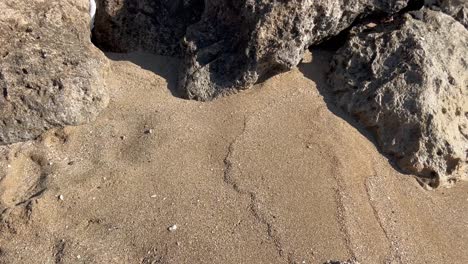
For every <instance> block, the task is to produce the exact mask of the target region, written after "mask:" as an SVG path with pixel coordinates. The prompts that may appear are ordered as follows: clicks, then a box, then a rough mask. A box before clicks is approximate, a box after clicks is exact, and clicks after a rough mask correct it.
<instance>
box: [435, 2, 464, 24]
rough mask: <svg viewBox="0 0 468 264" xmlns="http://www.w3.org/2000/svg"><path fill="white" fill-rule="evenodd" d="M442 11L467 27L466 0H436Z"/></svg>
mask: <svg viewBox="0 0 468 264" xmlns="http://www.w3.org/2000/svg"><path fill="white" fill-rule="evenodd" d="M437 2H438V4H439V6H440V8H441V9H442V11H444V12H445V13H447V14H449V15H451V16H452V17H454V18H455V19H456V20H458V21H459V22H460V23H462V24H463V25H464V26H465V27H466V28H468V1H467V0H438V1H437Z"/></svg>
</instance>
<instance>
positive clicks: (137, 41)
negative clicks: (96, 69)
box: [93, 0, 204, 57]
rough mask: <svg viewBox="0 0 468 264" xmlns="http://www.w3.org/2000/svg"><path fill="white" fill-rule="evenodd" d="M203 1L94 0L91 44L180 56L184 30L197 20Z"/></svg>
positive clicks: (113, 49)
mask: <svg viewBox="0 0 468 264" xmlns="http://www.w3.org/2000/svg"><path fill="white" fill-rule="evenodd" d="M203 1H204V0H138V1H135V0H134V1H123V0H96V2H97V6H98V7H97V13H96V20H95V28H94V30H93V42H94V43H95V44H96V45H97V46H98V47H100V48H101V49H103V50H106V51H112V52H131V51H138V50H143V51H147V52H151V53H154V54H158V55H167V56H178V57H180V56H182V54H183V52H182V46H181V40H182V38H183V37H184V35H185V30H186V28H187V26H188V25H190V24H193V23H195V22H196V21H197V20H198V19H199V18H200V15H201V12H202V11H203V6H204V5H203Z"/></svg>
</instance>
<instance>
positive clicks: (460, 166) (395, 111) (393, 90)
mask: <svg viewBox="0 0 468 264" xmlns="http://www.w3.org/2000/svg"><path fill="white" fill-rule="evenodd" d="M418 12H419V13H418V14H416V16H415V17H418V19H415V18H413V17H411V16H410V15H405V16H404V17H403V18H402V19H397V20H395V21H394V22H392V23H389V24H382V25H379V26H377V27H375V28H366V27H365V26H363V27H360V28H357V29H356V30H355V34H354V35H353V36H352V37H351V39H350V40H349V42H348V43H347V44H346V45H345V46H344V47H343V48H341V49H340V50H339V51H338V53H337V54H336V55H335V57H334V61H333V65H332V72H331V74H330V76H329V77H330V83H331V85H332V89H333V92H335V94H336V99H337V103H338V105H339V106H341V107H342V108H343V109H345V110H346V111H347V112H349V113H350V114H352V115H353V116H355V117H356V118H357V119H358V120H359V121H360V122H361V123H362V124H364V126H366V127H367V128H368V129H370V130H372V131H374V132H375V135H376V138H377V140H378V143H379V144H380V146H381V149H382V150H383V151H384V152H385V153H388V154H390V155H392V156H394V157H395V158H396V161H397V164H398V166H399V167H400V168H401V169H402V170H403V171H405V172H408V173H414V174H417V175H419V176H420V177H421V179H423V181H425V182H427V183H429V184H430V185H432V186H439V185H447V184H449V183H453V182H454V181H456V180H458V179H462V178H467V177H468V175H467V174H468V166H467V161H468V160H467V153H468V86H467V85H468V46H467V43H468V31H467V30H466V29H465V28H464V27H463V26H462V25H461V24H460V23H458V22H457V21H455V20H454V19H453V18H452V17H450V16H448V15H446V14H444V13H442V12H436V11H430V10H423V11H418ZM419 19H420V20H419Z"/></svg>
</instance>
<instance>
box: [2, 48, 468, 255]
mask: <svg viewBox="0 0 468 264" xmlns="http://www.w3.org/2000/svg"><path fill="white" fill-rule="evenodd" d="M109 57H110V58H111V59H113V61H112V62H111V71H110V74H109V76H108V83H109V90H110V93H111V96H112V99H111V103H110V105H109V107H108V108H107V110H105V112H104V113H103V114H102V115H101V116H100V117H99V118H98V120H96V122H93V123H91V124H89V125H84V126H79V127H67V128H65V129H60V130H54V131H50V132H49V133H47V134H46V135H44V136H43V137H41V138H40V139H38V140H36V141H33V142H27V143H21V144H15V145H12V146H9V147H2V148H0V157H1V161H0V212H1V215H2V216H1V223H0V263H324V262H326V261H329V260H347V259H357V260H359V261H360V263H468V250H467V248H468V184H466V183H460V184H458V185H457V186H456V187H455V188H452V189H440V190H435V191H427V190H425V189H423V188H422V187H421V186H420V185H419V184H418V182H417V181H416V180H415V179H414V178H413V177H412V176H409V175H402V174H400V173H399V172H397V171H396V170H395V169H394V168H393V167H392V165H391V164H390V162H389V161H388V160H387V159H386V158H385V157H383V156H382V155H381V154H380V153H379V152H378V150H377V149H376V147H375V145H374V144H373V143H372V142H371V140H370V139H368V138H367V137H366V136H365V133H364V132H362V131H359V130H358V129H357V128H356V127H358V126H355V125H353V122H352V121H349V120H348V121H347V120H345V118H344V116H343V115H342V114H341V112H340V111H339V110H336V109H334V108H333V107H332V106H331V105H327V103H326V100H324V97H323V95H322V94H321V92H322V93H323V91H325V90H326V83H325V82H324V72H325V70H326V65H327V60H328V58H329V55H328V53H327V52H324V51H314V56H313V60H312V62H308V63H304V64H302V65H300V67H299V68H298V69H295V70H293V71H291V72H288V73H284V74H281V75H278V76H275V77H273V78H270V79H268V80H266V81H265V82H263V83H261V84H259V85H257V86H256V87H255V88H254V89H251V90H249V91H245V92H243V93H240V94H237V95H233V96H230V97H227V98H221V99H219V100H216V101H214V102H210V103H200V102H195V101H187V100H184V99H180V98H179V97H177V94H176V93H175V92H171V90H173V87H174V85H175V82H176V76H175V73H176V72H177V61H175V60H173V59H169V58H164V57H156V56H152V55H148V54H141V53H136V54H129V55H117V54H109ZM320 91H321V92H320ZM326 97H327V96H325V99H326ZM340 116H341V117H340ZM174 225H175V226H174ZM169 227H177V228H176V229H175V230H174V228H173V229H172V231H170V230H168V229H169Z"/></svg>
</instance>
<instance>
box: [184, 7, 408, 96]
mask: <svg viewBox="0 0 468 264" xmlns="http://www.w3.org/2000/svg"><path fill="white" fill-rule="evenodd" d="M407 3H408V0H385V1H384V0H348V1H344V0H314V1H311V0H290V1H272V0H255V1H254V0H242V1H233V0H206V1H205V7H204V8H205V9H204V12H203V15H202V17H201V20H200V21H199V22H198V23H196V24H194V25H191V26H189V27H188V29H187V34H186V38H185V40H186V43H185V44H186V45H187V49H186V56H185V63H184V64H183V66H184V67H183V69H182V72H181V74H180V76H181V79H180V83H179V85H180V88H181V90H183V91H186V92H187V96H188V97H189V98H194V99H198V100H210V99H212V98H214V97H216V96H219V95H223V94H227V93H232V92H235V91H236V90H239V89H246V88H249V87H250V86H251V85H253V84H254V83H255V82H257V81H258V80H259V79H261V78H263V77H265V76H268V75H269V74H271V73H275V72H280V71H286V70H289V69H291V68H292V67H294V66H296V65H297V64H298V63H299V62H300V60H301V58H302V56H303V53H304V50H305V49H306V48H307V47H309V46H310V45H312V44H317V43H320V42H322V41H324V40H326V39H328V38H330V37H332V36H335V35H337V34H338V33H340V32H341V31H342V30H344V29H346V28H347V27H349V26H350V25H351V24H352V23H353V21H355V20H356V19H357V18H360V17H364V16H367V15H370V14H376V13H379V14H382V13H394V12H397V11H399V10H400V9H402V8H404V7H406V5H407Z"/></svg>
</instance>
